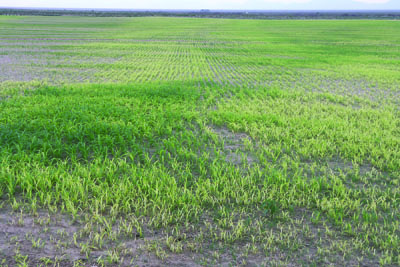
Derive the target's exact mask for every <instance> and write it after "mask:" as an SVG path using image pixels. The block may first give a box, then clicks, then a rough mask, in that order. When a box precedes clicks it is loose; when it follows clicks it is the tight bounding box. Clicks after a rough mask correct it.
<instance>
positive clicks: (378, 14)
mask: <svg viewBox="0 0 400 267" xmlns="http://www.w3.org/2000/svg"><path fill="white" fill-rule="evenodd" d="M0 15H16V16H89V17H151V16H157V17H195V18H232V19H400V11H213V10H209V9H201V10H190V11H170V10H168V11H163V10H157V11H135V10H126V11H124V10H115V11H114V10H96V9H94V10H71V9H7V8H3V9H1V8H0Z"/></svg>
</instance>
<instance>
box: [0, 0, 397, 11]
mask: <svg viewBox="0 0 400 267" xmlns="http://www.w3.org/2000/svg"><path fill="white" fill-rule="evenodd" d="M0 7H56V8H117V9H247V10H252V9H261V10H270V9H307V10H310V9H318V10H323V9H333V10H338V9H347V10H348V9H387V10H390V9H392V10H393V9H396V10H400V0H56V1H55V0H0Z"/></svg>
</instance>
